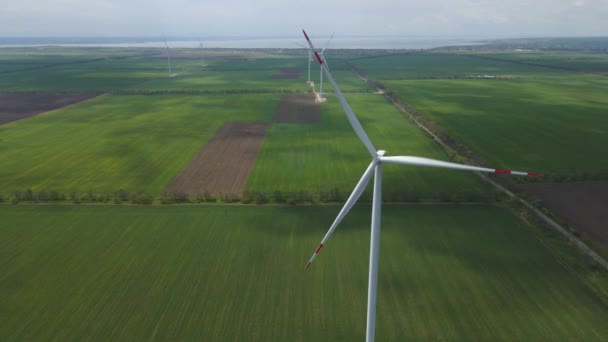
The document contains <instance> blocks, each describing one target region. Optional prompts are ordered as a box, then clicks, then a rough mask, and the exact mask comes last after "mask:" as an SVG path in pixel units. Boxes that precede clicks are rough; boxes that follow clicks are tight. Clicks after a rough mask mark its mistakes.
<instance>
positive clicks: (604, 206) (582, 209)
mask: <svg viewBox="0 0 608 342" xmlns="http://www.w3.org/2000/svg"><path fill="white" fill-rule="evenodd" d="M519 187H520V189H522V190H524V191H525V192H527V193H529V194H531V195H533V196H535V197H537V198H538V199H540V201H541V205H542V206H543V207H545V208H547V209H549V210H550V211H551V212H552V213H554V214H555V215H557V216H558V217H559V218H561V219H562V220H564V222H566V223H567V224H569V225H571V226H573V227H574V228H575V229H576V230H578V231H579V232H581V233H582V234H583V236H586V237H587V238H589V239H590V240H592V241H594V242H595V243H596V244H597V245H598V246H600V248H602V249H604V250H608V181H597V182H574V183H545V184H526V185H520V186H519Z"/></svg>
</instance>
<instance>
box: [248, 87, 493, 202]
mask: <svg viewBox="0 0 608 342" xmlns="http://www.w3.org/2000/svg"><path fill="white" fill-rule="evenodd" d="M347 98H348V101H349V102H350V104H351V106H352V108H353V110H354V111H355V112H356V113H357V116H358V117H359V119H360V120H361V122H362V125H363V126H364V128H365V129H366V130H367V132H368V134H369V135H370V138H371V139H372V141H373V142H374V144H375V147H376V148H378V149H384V150H386V151H387V152H388V154H387V155H418V156H425V157H429V158H437V159H444V160H445V159H447V157H446V155H445V153H443V152H442V150H441V148H440V147H439V146H438V145H436V144H435V143H434V142H432V140H429V139H428V138H427V137H425V136H424V135H423V134H422V133H420V131H419V130H418V129H417V128H415V127H414V126H412V125H411V124H410V123H409V122H408V121H407V120H405V119H404V118H403V116H402V115H401V114H400V113H399V112H397V111H396V110H395V109H394V108H393V107H392V106H391V105H390V104H389V103H387V102H386V100H385V99H384V98H383V97H382V96H380V95H371V94H366V95H355V94H349V95H348V96H347ZM321 118H322V119H321V122H319V123H315V124H290V123H281V124H278V123H275V124H273V125H272V127H271V129H270V131H269V133H268V135H267V137H266V139H265V140H264V143H263V145H262V150H261V152H260V154H259V156H258V159H257V161H256V164H255V166H254V169H253V171H252V173H251V175H250V177H249V182H248V184H247V188H248V189H249V190H258V191H266V192H272V191H274V190H281V191H289V192H295V191H300V190H305V191H311V192H314V193H319V192H321V191H328V190H330V189H333V188H337V189H338V190H340V191H341V192H343V193H344V194H346V193H348V192H350V191H352V188H353V187H354V186H355V184H356V183H357V181H358V180H359V178H360V177H361V175H362V174H363V171H364V170H365V168H366V167H367V165H368V164H369V163H370V162H371V157H370V156H369V154H368V153H367V151H366V150H365V147H364V146H363V145H362V144H361V142H360V141H359V140H358V138H357V136H356V135H355V133H354V132H353V130H352V128H351V127H350V125H349V123H348V121H347V119H346V117H345V115H344V112H343V111H342V108H341V107H340V104H339V102H338V100H337V98H336V97H335V96H331V95H330V96H329V97H328V102H326V103H324V104H322V105H321ZM384 182H385V188H386V189H385V192H386V193H389V192H401V193H412V192H413V193H417V194H419V195H421V196H422V197H428V196H431V195H433V194H434V193H437V192H451V193H465V192H472V193H476V194H487V192H488V188H487V186H485V185H484V184H482V183H481V182H480V181H479V180H478V179H477V178H476V177H474V176H473V175H469V174H466V173H461V172H446V171H442V170H437V169H425V168H411V167H405V166H401V167H400V166H398V165H386V166H385V167H384ZM370 188H371V187H370Z"/></svg>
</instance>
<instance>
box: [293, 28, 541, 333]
mask: <svg viewBox="0 0 608 342" xmlns="http://www.w3.org/2000/svg"><path fill="white" fill-rule="evenodd" d="M302 32H304V37H306V40H307V41H308V45H309V46H310V48H311V50H313V51H314V52H313V53H314V55H315V57H316V59H317V62H319V64H320V67H321V69H322V70H323V71H324V73H325V76H326V77H327V79H328V80H329V83H331V85H332V87H333V89H334V91H335V93H336V96H337V97H338V100H339V101H340V104H341V105H342V108H343V109H344V112H345V114H346V117H347V119H348V121H349V122H350V124H351V126H352V128H353V129H354V131H355V133H356V134H357V136H358V137H359V139H360V140H361V142H362V143H363V145H365V148H366V149H367V151H368V152H369V154H370V155H371V157H372V161H371V163H370V164H369V166H368V167H367V169H366V170H365V172H364V173H363V176H362V177H361V179H360V180H359V182H358V183H357V185H356V186H355V189H354V190H353V192H352V193H351V194H350V196H349V197H348V199H347V200H346V203H344V206H343V207H342V209H341V210H340V212H339V213H338V216H337V217H336V219H335V220H334V222H333V223H332V225H331V226H330V228H329V230H328V231H327V233H326V234H325V236H324V237H323V240H321V243H320V244H319V246H318V247H317V249H316V250H315V252H314V254H313V255H312V257H311V258H310V260H309V261H308V263H307V264H306V269H308V268H309V267H310V266H311V265H312V262H313V261H314V260H315V258H316V257H317V255H319V252H320V251H321V249H322V248H323V247H324V246H325V244H326V243H327V241H328V240H329V238H330V236H331V235H332V234H333V232H334V231H335V229H336V227H337V226H338V224H340V222H341V221H342V219H343V218H344V217H345V216H346V214H348V212H349V211H350V210H351V209H352V207H353V206H354V205H355V203H356V202H357V200H358V199H359V197H361V194H362V193H363V191H364V190H365V187H366V186H367V184H368V183H369V181H370V179H371V177H372V174H374V192H373V197H372V220H371V241H370V251H369V253H370V256H369V276H368V289H367V327H366V339H365V340H366V341H368V342H371V341H374V336H375V330H376V295H377V287H376V286H377V284H378V257H379V254H380V215H381V210H382V164H384V163H388V164H402V165H413V166H428V167H438V168H445V169H456V170H468V171H478V172H490V173H498V174H512V175H519V176H532V177H535V176H541V174H538V173H531V172H522V171H511V170H505V169H490V168H486V167H479V166H470V165H464V164H457V163H451V162H446V161H441V160H435V159H429V158H423V157H414V156H386V152H385V151H383V150H376V148H375V147H374V145H373V144H372V142H371V140H370V139H369V137H368V136H367V133H365V131H364V130H363V127H362V126H361V124H360V123H359V120H357V117H356V116H355V114H354V113H353V111H352V109H351V108H350V106H349V104H348V102H346V99H345V98H344V95H343V94H342V92H341V91H340V89H339V88H338V85H337V84H336V82H335V81H334V79H333V77H332V75H331V73H330V72H329V69H328V68H327V61H326V60H325V59H324V58H323V55H322V54H321V53H318V52H317V51H315V48H314V46H313V44H312V42H311V41H310V39H309V38H308V35H307V34H306V31H304V30H302Z"/></svg>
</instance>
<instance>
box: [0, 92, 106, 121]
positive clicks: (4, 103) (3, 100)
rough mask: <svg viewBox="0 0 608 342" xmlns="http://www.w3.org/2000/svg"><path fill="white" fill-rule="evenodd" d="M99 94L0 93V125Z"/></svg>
mask: <svg viewBox="0 0 608 342" xmlns="http://www.w3.org/2000/svg"><path fill="white" fill-rule="evenodd" d="M95 96H97V95H53V94H0V125H2V124H5V123H7V122H11V121H16V120H21V119H24V118H27V117H30V116H34V115H37V114H40V113H44V112H48V111H50V110H54V109H58V108H61V107H65V106H69V105H72V104H74V103H78V102H81V101H84V100H87V99H90V98H92V97H95Z"/></svg>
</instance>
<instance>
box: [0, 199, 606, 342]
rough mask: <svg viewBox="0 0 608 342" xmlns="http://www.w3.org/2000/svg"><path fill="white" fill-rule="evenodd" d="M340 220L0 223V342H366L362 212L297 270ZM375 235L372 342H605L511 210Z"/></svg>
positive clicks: (44, 216)
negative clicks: (377, 260) (378, 247)
mask: <svg viewBox="0 0 608 342" xmlns="http://www.w3.org/2000/svg"><path fill="white" fill-rule="evenodd" d="M336 210H337V208H335V207H242V206H241V207H218V206H213V207H200V206H199V207H177V208H176V207H126V206H110V207H66V206H62V207H54V206H43V207H40V206H38V207H31V206H18V207H0V213H1V216H2V217H3V221H4V222H5V223H6V222H10V224H8V225H7V224H3V225H2V227H1V228H0V241H2V248H0V251H1V253H2V254H1V255H2V258H0V262H1V263H0V265H2V269H3V272H2V274H1V275H0V293H2V296H1V297H0V300H1V304H2V305H0V317H2V320H3V324H2V325H1V326H0V339H2V340H13V339H17V340H41V339H44V340H46V339H61V340H72V339H75V340H83V339H87V340H90V339H101V340H107V339H113V340H133V339H160V340H166V339H172V340H183V339H204V340H218V341H226V340H249V341H268V340H273V341H274V340H276V341H280V340H283V341H284V340H290V341H291V340H302V341H303V340H307V341H308V340H313V339H318V340H332V341H352V340H358V339H361V338H362V336H363V335H364V329H365V294H366V277H367V273H366V266H367V257H366V255H367V248H368V228H367V227H368V221H369V207H367V206H362V207H360V208H356V209H355V210H354V211H353V212H352V215H350V216H349V217H347V219H346V220H345V222H344V225H343V226H342V227H341V228H340V230H339V231H338V232H337V234H336V236H335V238H334V239H332V240H331V241H330V244H329V245H328V246H327V248H326V250H324V252H323V254H322V255H321V257H320V258H319V259H318V262H317V263H316V264H315V265H314V267H313V268H312V269H310V270H308V271H306V272H305V271H304V270H303V265H304V263H305V261H306V260H307V258H308V256H309V254H310V253H311V249H312V248H313V246H314V245H315V244H316V243H318V239H319V238H320V236H321V235H322V234H323V232H324V230H325V228H326V227H327V225H328V224H329V222H330V221H331V220H332V219H333V215H335V213H336ZM383 220H384V221H383V228H382V229H383V240H382V263H381V270H380V279H379V285H380V287H379V304H378V328H377V332H378V336H377V337H378V339H379V340H403V339H416V340H420V339H433V340H434V339H449V340H469V339H471V338H475V339H480V340H497V339H509V340H510V339H522V340H572V339H577V340H578V339H580V340H586V341H590V340H598V341H599V340H605V339H606V338H607V337H608V327H607V326H606V324H605V322H606V321H607V320H608V307H607V305H608V304H606V303H605V302H603V301H601V300H600V299H599V298H598V297H597V295H596V294H595V293H594V292H593V291H592V290H591V289H590V288H588V287H587V285H585V284H584V283H583V282H581V281H580V279H578V278H577V276H576V275H575V274H574V273H572V272H570V271H569V270H568V269H566V268H565V267H564V266H563V265H562V264H560V263H559V262H557V261H556V259H555V256H554V255H552V252H550V251H549V250H548V249H546V247H545V246H544V245H543V244H541V243H540V242H539V241H538V240H537V239H536V238H535V236H534V235H533V234H532V233H531V232H530V230H529V229H528V228H526V227H524V226H522V223H520V222H519V221H518V220H516V219H515V218H514V217H513V216H511V215H510V214H509V213H508V212H507V211H505V210H504V209H500V208H497V207H492V206H483V205H482V206H478V205H475V206H451V205H448V206H416V205H410V206H386V207H385V214H384V218H383ZM471 246H476V248H471Z"/></svg>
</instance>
